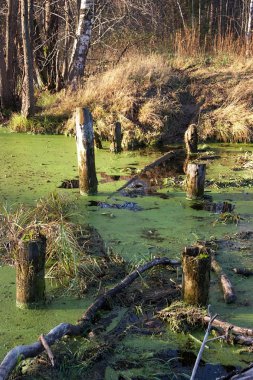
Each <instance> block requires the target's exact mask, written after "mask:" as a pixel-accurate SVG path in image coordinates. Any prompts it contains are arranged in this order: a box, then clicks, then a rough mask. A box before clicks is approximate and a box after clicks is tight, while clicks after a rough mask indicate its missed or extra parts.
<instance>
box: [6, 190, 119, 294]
mask: <svg viewBox="0 0 253 380" xmlns="http://www.w3.org/2000/svg"><path fill="white" fill-rule="evenodd" d="M73 210H74V211H75V205H74V203H72V202H70V201H69V200H68V199H67V198H65V197H63V196H60V195H59V194H51V195H50V196H49V197H48V198H45V199H41V200H40V201H39V202H38V203H37V205H36V207H35V208H28V207H24V206H22V205H20V206H19V207H18V208H17V209H14V210H13V209H8V208H6V207H3V206H2V205H0V263H1V262H3V263H10V264H13V263H14V262H15V260H16V259H17V257H18V254H19V244H20V241H22V240H28V239H29V240H30V239H36V238H37V237H38V236H40V235H43V236H45V237H46V239H47V250H46V276H47V278H50V279H52V280H56V281H57V283H60V284H62V285H64V286H67V287H68V288H69V289H71V290H73V291H75V292H78V294H83V293H84V292H85V291H87V290H88V289H89V288H90V287H91V286H93V287H100V286H101V284H102V283H104V282H108V281H109V280H111V279H112V278H114V277H115V272H116V273H117V274H118V275H121V274H122V273H124V274H125V262H124V260H123V259H122V258H121V257H119V256H117V255H116V254H114V253H113V252H110V254H108V253H107V252H105V247H104V242H103V240H102V238H101V237H100V235H99V234H98V232H97V231H96V230H95V229H94V228H92V227H90V226H88V225H80V224H76V223H73V222H72V221H71V220H70V218H71V216H73V215H72V214H73ZM122 277H123V276H122Z"/></svg>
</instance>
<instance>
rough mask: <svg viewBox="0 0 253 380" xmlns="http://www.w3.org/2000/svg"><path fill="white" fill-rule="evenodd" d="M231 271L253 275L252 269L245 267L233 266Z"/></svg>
mask: <svg viewBox="0 0 253 380" xmlns="http://www.w3.org/2000/svg"><path fill="white" fill-rule="evenodd" d="M233 272H235V273H236V274H241V275H243V276H253V271H252V270H249V269H246V268H234V269H233Z"/></svg>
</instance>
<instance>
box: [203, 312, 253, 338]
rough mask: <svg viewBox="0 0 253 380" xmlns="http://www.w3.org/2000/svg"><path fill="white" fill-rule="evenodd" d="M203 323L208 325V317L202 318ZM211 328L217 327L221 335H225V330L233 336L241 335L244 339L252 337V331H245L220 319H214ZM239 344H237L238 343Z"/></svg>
mask: <svg viewBox="0 0 253 380" xmlns="http://www.w3.org/2000/svg"><path fill="white" fill-rule="evenodd" d="M203 321H204V323H209V321H210V317H209V316H205V317H204V318H203ZM212 326H213V327H217V328H218V329H221V330H222V331H223V333H224V334H225V333H226V331H227V330H230V332H231V333H232V334H234V335H243V336H245V337H250V336H251V337H253V329H247V328H245V327H239V326H234V325H232V324H231V323H228V322H225V321H222V320H220V319H215V321H213V322H212ZM238 343H239V342H238Z"/></svg>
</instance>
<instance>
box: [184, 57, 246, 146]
mask: <svg viewBox="0 0 253 380" xmlns="http://www.w3.org/2000/svg"><path fill="white" fill-rule="evenodd" d="M189 74H190V76H191V80H192V85H191V91H192V93H193V95H194V97H195V98H196V100H197V101H198V102H202V103H203V104H202V106H201V110H200V115H199V131H200V137H201V139H202V140H203V141H205V140H212V141H222V142H250V141H252V140H253V114H252V108H253V95H252V86H253V80H252V75H253V69H252V59H248V60H246V59H245V58H241V60H240V59H239V58H238V59H237V61H233V62H232V63H231V64H226V65H224V66H223V67H222V68H221V67H217V65H215V64H212V65H209V66H204V65H202V66H199V67H197V68H196V70H194V72H191V73H189Z"/></svg>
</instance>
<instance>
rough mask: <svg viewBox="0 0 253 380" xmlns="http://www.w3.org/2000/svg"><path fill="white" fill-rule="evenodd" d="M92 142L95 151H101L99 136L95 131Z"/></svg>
mask: <svg viewBox="0 0 253 380" xmlns="http://www.w3.org/2000/svg"><path fill="white" fill-rule="evenodd" d="M94 141H95V147H96V148H97V149H103V145H102V141H101V137H100V136H99V134H98V132H97V131H94Z"/></svg>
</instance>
